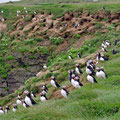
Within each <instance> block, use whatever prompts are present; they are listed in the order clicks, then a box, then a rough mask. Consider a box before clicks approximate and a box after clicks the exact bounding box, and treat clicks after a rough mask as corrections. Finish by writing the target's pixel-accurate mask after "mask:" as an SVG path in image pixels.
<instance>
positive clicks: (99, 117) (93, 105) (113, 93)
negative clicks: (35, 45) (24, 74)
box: [0, 4, 120, 120]
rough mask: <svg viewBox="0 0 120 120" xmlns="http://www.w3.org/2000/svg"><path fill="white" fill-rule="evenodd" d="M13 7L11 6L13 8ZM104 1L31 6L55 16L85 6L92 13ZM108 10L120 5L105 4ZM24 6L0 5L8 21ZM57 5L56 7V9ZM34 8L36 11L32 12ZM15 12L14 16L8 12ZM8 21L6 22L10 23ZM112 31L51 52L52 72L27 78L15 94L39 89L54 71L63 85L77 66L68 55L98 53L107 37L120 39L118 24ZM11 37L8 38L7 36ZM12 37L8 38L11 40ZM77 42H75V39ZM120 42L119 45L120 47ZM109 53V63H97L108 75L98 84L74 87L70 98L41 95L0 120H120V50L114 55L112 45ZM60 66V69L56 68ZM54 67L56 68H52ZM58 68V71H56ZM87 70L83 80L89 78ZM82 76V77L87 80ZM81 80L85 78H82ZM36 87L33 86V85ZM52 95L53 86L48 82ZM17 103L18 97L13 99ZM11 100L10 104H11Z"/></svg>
mask: <svg viewBox="0 0 120 120" xmlns="http://www.w3.org/2000/svg"><path fill="white" fill-rule="evenodd" d="M11 6H12V7H11ZM102 6H103V4H90V5H89V4H84V5H83V4H82V5H79V4H78V5H71V4H69V5H56V4H54V5H53V6H52V7H51V5H50V4H49V5H45V6H43V5H37V6H29V8H28V9H29V10H30V11H31V13H32V12H33V11H34V10H33V8H34V9H36V10H37V9H39V7H41V8H40V9H39V10H43V11H45V10H46V11H50V10H51V11H52V12H53V13H54V15H55V16H56V17H59V16H60V15H61V14H63V12H64V11H66V10H67V11H69V10H76V9H80V8H82V9H83V10H87V11H90V12H95V11H96V10H100V9H101V7H102ZM106 6H107V8H108V10H111V11H114V12H115V11H119V9H120V7H119V6H120V4H110V5H109V4H106ZM23 7H24V6H13V5H10V6H9V5H1V9H0V10H2V9H4V10H7V12H6V13H5V15H4V16H5V17H8V21H13V19H12V18H14V17H15V15H16V10H17V9H23ZM56 8H57V10H58V11H57V10H56ZM32 10H33V11H32ZM10 12H13V14H12V15H11V17H10V16H9V13H10ZM8 21H7V22H8ZM108 30H109V32H107V33H102V32H99V31H97V32H96V33H95V34H94V33H92V34H93V35H92V34H91V35H92V39H88V40H86V41H85V42H84V44H83V45H82V46H81V47H80V48H78V49H76V48H75V47H74V46H71V49H70V50H69V51H68V52H66V53H65V52H63V53H62V54H61V55H57V54H55V53H54V54H52V55H51V57H50V58H49V59H48V70H49V73H48V74H47V75H44V76H43V77H41V78H36V77H34V78H31V79H29V80H27V81H26V83H25V86H24V88H23V89H20V90H18V91H16V93H18V92H19V93H22V92H23V90H24V89H28V90H34V91H36V84H38V83H43V82H45V81H46V80H48V79H49V78H50V76H51V75H52V74H54V75H55V77H56V78H57V81H58V82H59V83H60V85H63V84H67V85H68V84H69V81H68V72H67V71H68V70H70V69H74V65H75V61H74V60H73V61H70V60H68V54H71V55H72V56H73V57H74V58H75V60H77V58H76V55H77V53H78V52H80V53H81V54H82V57H83V58H84V57H86V56H88V55H90V54H92V53H96V51H97V50H100V48H101V43H102V41H104V40H107V39H108V40H110V41H111V42H112V45H113V43H114V40H115V39H116V38H120V35H119V33H120V30H118V31H116V29H115V26H114V25H113V24H111V25H110V26H108ZM7 39H8V38H7ZM8 40H9V39H8ZM73 42H74V41H73ZM119 47H120V44H118V47H116V49H117V50H120V48H119ZM108 51H109V52H107V53H105V55H106V56H109V58H110V60H109V61H107V62H100V63H99V64H98V66H104V68H105V72H106V73H107V75H108V78H107V79H105V80H103V79H97V81H98V83H97V84H93V85H92V84H90V83H88V82H87V83H86V84H85V85H84V86H83V87H82V88H81V89H75V90H74V91H71V92H70V94H69V96H68V99H64V98H63V99H57V98H52V99H50V100H48V101H47V102H45V103H42V102H40V99H39V98H40V97H39V96H37V98H36V99H35V101H37V103H38V104H37V105H35V106H34V107H31V108H28V109H24V108H22V107H21V106H19V107H18V110H17V112H16V113H13V112H12V111H10V112H9V113H8V114H4V115H0V120H119V117H120V102H119V101H120V96H119V91H120V68H119V66H120V62H119V61H120V53H118V54H116V55H112V53H111V51H112V48H109V49H108ZM56 67H57V68H56ZM81 67H82V70H83V71H84V72H85V65H81ZM52 68H54V70H53V69H52ZM56 71H57V72H56ZM86 76H87V75H86V74H85V73H84V79H86ZM84 79H83V80H84ZM81 81H82V80H81ZM32 87H33V88H32ZM49 88H50V89H49V93H48V94H47V96H48V97H49V96H50V95H51V94H52V92H53V90H54V88H53V87H51V86H50V85H49ZM13 97H15V96H12V95H9V96H7V97H5V98H4V99H0V105H6V103H7V102H9V100H10V99H12V98H13ZM12 101H13V102H15V99H12ZM12 101H11V103H12Z"/></svg>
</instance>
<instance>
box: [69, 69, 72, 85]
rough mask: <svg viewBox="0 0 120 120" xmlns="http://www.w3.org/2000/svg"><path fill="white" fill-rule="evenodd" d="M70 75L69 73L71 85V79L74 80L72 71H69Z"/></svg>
mask: <svg viewBox="0 0 120 120" xmlns="http://www.w3.org/2000/svg"><path fill="white" fill-rule="evenodd" d="M68 73H69V81H70V83H71V79H72V71H71V70H70V71H68Z"/></svg>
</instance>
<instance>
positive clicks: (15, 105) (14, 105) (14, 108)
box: [12, 103, 17, 112]
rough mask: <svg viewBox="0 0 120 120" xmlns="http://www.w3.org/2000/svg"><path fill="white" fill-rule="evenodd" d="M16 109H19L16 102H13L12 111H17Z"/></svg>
mask: <svg viewBox="0 0 120 120" xmlns="http://www.w3.org/2000/svg"><path fill="white" fill-rule="evenodd" d="M16 110H17V104H16V103H14V104H13V109H12V111H13V112H16Z"/></svg>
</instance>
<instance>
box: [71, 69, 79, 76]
mask: <svg viewBox="0 0 120 120" xmlns="http://www.w3.org/2000/svg"><path fill="white" fill-rule="evenodd" d="M71 72H72V74H74V75H75V77H79V75H78V74H76V73H75V70H71Z"/></svg>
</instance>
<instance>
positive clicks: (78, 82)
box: [74, 77, 83, 88]
mask: <svg viewBox="0 0 120 120" xmlns="http://www.w3.org/2000/svg"><path fill="white" fill-rule="evenodd" d="M74 85H75V86H74V87H75V88H81V87H82V86H83V84H82V83H81V82H80V80H79V77H75V81H74Z"/></svg>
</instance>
